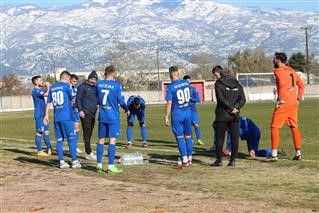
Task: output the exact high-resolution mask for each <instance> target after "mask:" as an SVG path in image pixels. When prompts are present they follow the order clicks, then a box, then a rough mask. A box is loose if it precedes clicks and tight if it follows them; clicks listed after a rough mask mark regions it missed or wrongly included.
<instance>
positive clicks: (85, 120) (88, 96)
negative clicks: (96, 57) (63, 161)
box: [76, 71, 98, 160]
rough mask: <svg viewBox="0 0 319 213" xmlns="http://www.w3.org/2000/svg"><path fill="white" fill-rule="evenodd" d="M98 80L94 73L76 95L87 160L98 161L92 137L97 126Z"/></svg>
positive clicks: (93, 72)
mask: <svg viewBox="0 0 319 213" xmlns="http://www.w3.org/2000/svg"><path fill="white" fill-rule="evenodd" d="M97 80H98V75H97V73H96V72H95V71H92V72H91V73H90V74H89V76H88V80H86V81H85V82H83V83H82V84H81V85H80V86H79V87H78V91H77V94H76V106H77V108H78V111H79V115H80V118H81V123H82V130H83V141H84V147H85V158H86V159H91V160H96V155H94V153H93V152H92V149H91V136H92V131H93V128H94V124H95V114H96V110H97V102H98V99H97V95H96V90H95V84H96V81H97Z"/></svg>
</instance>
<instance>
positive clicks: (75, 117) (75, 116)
mask: <svg viewBox="0 0 319 213" xmlns="http://www.w3.org/2000/svg"><path fill="white" fill-rule="evenodd" d="M78 80H79V77H78V76H77V75H75V74H71V80H70V84H71V86H72V101H71V103H72V110H73V122H74V131H75V138H76V143H77V144H78V142H79V131H80V115H79V111H78V109H77V107H76V93H77V91H78V85H77V83H78ZM76 152H77V153H81V152H82V151H81V150H80V149H79V148H76Z"/></svg>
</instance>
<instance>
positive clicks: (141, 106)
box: [127, 95, 145, 114]
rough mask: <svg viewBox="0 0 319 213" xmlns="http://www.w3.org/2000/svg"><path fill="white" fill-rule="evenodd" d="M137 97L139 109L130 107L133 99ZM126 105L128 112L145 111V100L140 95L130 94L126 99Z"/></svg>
mask: <svg viewBox="0 0 319 213" xmlns="http://www.w3.org/2000/svg"><path fill="white" fill-rule="evenodd" d="M135 98H138V99H139V100H140V108H139V109H134V108H133V107H131V104H132V103H133V101H134V99H135ZM127 107H128V108H129V110H130V112H131V113H132V112H133V113H134V114H139V113H144V112H145V101H144V99H143V98H142V97H141V96H139V95H138V96H135V95H132V96H130V97H129V98H128V100H127Z"/></svg>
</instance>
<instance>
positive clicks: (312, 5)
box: [0, 0, 319, 12]
mask: <svg viewBox="0 0 319 213" xmlns="http://www.w3.org/2000/svg"><path fill="white" fill-rule="evenodd" d="M87 1H88V0H0V3H1V4H2V5H6V4H11V5H12V4H15V5H19V4H28V3H31V4H35V5H38V6H41V7H50V6H58V7H63V6H70V5H76V4H81V3H84V2H87ZM112 1H116V0H112ZM166 1H167V0H166ZM171 1H174V0H171ZM213 1H214V2H217V3H225V4H231V5H234V6H239V7H259V8H261V9H270V8H284V9H289V10H300V11H316V12H318V10H319V0H213Z"/></svg>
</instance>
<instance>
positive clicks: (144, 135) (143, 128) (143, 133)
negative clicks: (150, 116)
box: [141, 126, 147, 141]
mask: <svg viewBox="0 0 319 213" xmlns="http://www.w3.org/2000/svg"><path fill="white" fill-rule="evenodd" d="M141 136H142V140H143V141H147V130H146V126H142V127H141Z"/></svg>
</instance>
